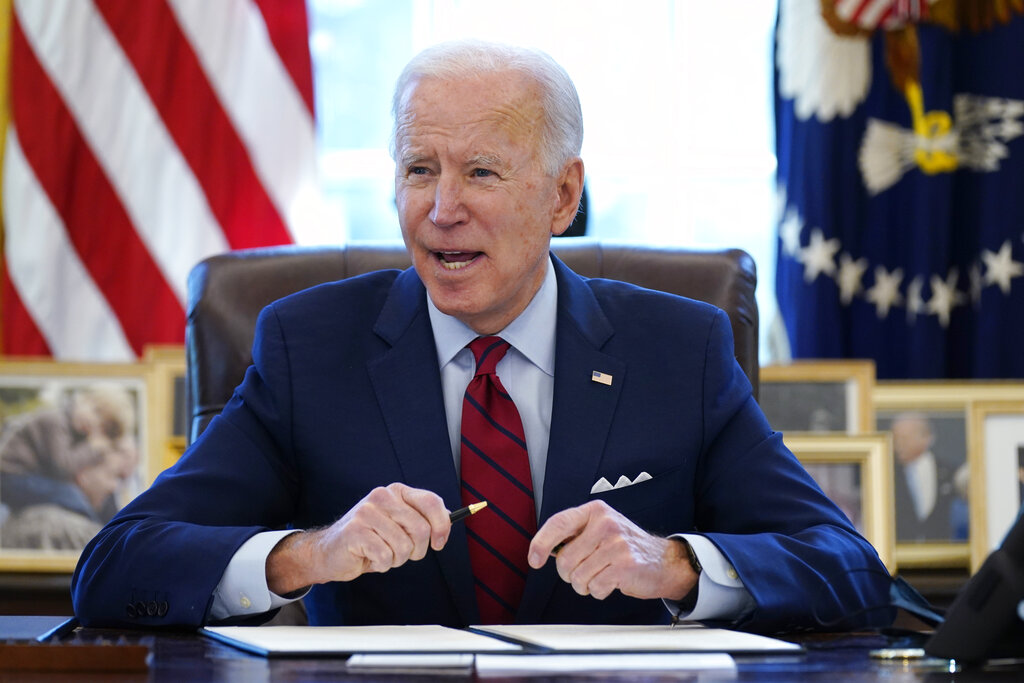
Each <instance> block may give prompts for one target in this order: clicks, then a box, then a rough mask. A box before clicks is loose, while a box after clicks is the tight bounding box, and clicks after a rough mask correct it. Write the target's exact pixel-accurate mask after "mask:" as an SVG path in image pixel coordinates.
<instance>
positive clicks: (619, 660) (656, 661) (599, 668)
mask: <svg viewBox="0 0 1024 683" xmlns="http://www.w3.org/2000/svg"><path fill="white" fill-rule="evenodd" d="M735 670H736V662H735V660H733V658H732V657H731V656H729V655H727V654H724V653H720V652H719V653H703V652H702V653H698V652H686V653H662V652H649V653H644V654H586V655H584V654H576V655H477V656H476V673H477V675H478V676H508V675H514V674H519V675H522V674H552V673H596V672H600V673H610V674H614V673H628V672H637V671H643V672H647V673H658V672H671V673H678V672H680V671H730V672H734V671H735Z"/></svg>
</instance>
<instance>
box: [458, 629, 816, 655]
mask: <svg viewBox="0 0 1024 683" xmlns="http://www.w3.org/2000/svg"><path fill="white" fill-rule="evenodd" d="M473 628H474V629H476V630H479V631H482V632H485V633H494V634H498V635H504V636H507V637H510V638H513V639H515V640H518V641H520V642H523V643H530V644H533V645H537V646H540V647H544V648H548V649H550V650H552V651H554V652H727V653H734V654H735V653H737V652H798V651H800V649H801V648H800V646H799V645H795V644H793V643H787V642H785V641H783V640H777V639H775V638H769V637H767V636H759V635H755V634H752V633H743V632H741V631H730V630H728V629H720V628H707V627H704V626H701V625H699V624H682V625H680V626H675V627H672V626H667V625H640V626H617V625H611V624H532V625H520V624H509V625H500V626H474V627H473Z"/></svg>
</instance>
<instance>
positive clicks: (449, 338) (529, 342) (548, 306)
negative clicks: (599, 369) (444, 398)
mask: <svg viewBox="0 0 1024 683" xmlns="http://www.w3.org/2000/svg"><path fill="white" fill-rule="evenodd" d="M427 310H428V312H429V314H430V325H431V327H432V328H433V330H434V345H435V346H436V347H437V362H438V365H439V366H440V367H442V368H443V367H444V366H445V365H447V364H448V363H449V362H451V360H452V359H453V358H455V355H456V354H457V353H458V352H459V351H461V350H462V349H463V348H465V346H466V344H468V343H469V342H471V341H473V340H474V339H476V337H478V336H479V335H477V333H476V332H474V331H473V330H472V329H471V328H470V327H469V326H468V325H466V324H465V323H463V322H462V321H461V320H458V319H457V318H454V317H452V316H450V315H446V314H445V313H442V312H441V311H440V310H439V309H438V308H437V306H435V305H434V302H433V301H431V300H430V296H429V295H428V296H427ZM557 317H558V282H557V280H556V278H555V266H554V264H553V263H552V262H551V259H550V258H548V268H547V273H546V274H545V275H544V282H542V283H541V285H540V289H538V290H537V293H536V294H535V295H534V297H533V299H532V300H531V301H530V303H529V304H528V305H527V306H526V309H525V310H524V311H523V312H522V313H520V314H519V316H518V317H517V318H516V319H515V320H513V321H512V322H511V323H509V324H508V325H507V326H506V327H505V329H503V330H502V331H501V332H499V333H498V336H500V337H501V338H502V339H504V340H505V341H507V342H508V343H509V344H511V345H512V347H513V348H514V349H516V351H518V352H519V353H521V354H522V355H523V356H525V357H526V359H527V360H529V361H530V362H531V363H533V364H534V365H536V366H537V367H538V368H540V369H541V370H543V371H544V372H545V373H547V374H548V375H551V376H554V374H555V321H556V320H557Z"/></svg>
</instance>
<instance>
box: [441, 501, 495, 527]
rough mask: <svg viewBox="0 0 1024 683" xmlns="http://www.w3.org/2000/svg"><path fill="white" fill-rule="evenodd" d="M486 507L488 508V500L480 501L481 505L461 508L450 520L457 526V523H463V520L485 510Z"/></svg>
mask: <svg viewBox="0 0 1024 683" xmlns="http://www.w3.org/2000/svg"><path fill="white" fill-rule="evenodd" d="M485 507H487V501H486V500H483V501H480V502H479V503H473V504H472V505H467V506H466V507H464V508H459V509H458V510H456V511H455V512H453V513H452V514H451V515H449V517H448V520H449V521H450V522H451V523H452V524H455V522H461V521H462V520H464V519H466V517H469V516H470V515H475V514H476V513H478V512H480V511H481V510H483V509H484V508H485Z"/></svg>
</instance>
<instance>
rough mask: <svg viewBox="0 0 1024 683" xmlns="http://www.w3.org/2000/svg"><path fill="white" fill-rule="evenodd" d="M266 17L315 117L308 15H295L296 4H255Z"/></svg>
mask: <svg viewBox="0 0 1024 683" xmlns="http://www.w3.org/2000/svg"><path fill="white" fill-rule="evenodd" d="M255 2H256V6H257V7H259V10H260V14H262V15H263V23H264V24H265V25H266V27H267V33H268V34H269V35H270V42H271V43H273V44H274V48H275V49H276V50H277V54H278V55H280V57H281V63H282V64H284V68H285V69H286V70H287V71H288V74H289V75H290V76H291V78H292V81H293V82H294V83H295V87H296V88H297V89H298V91H299V94H300V95H301V96H302V100H303V102H305V104H306V109H307V110H308V111H309V115H310V116H313V115H314V112H315V111H316V107H315V106H314V104H313V64H312V62H311V61H310V58H309V20H308V18H307V17H306V13H305V12H296V11H295V0H255Z"/></svg>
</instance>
